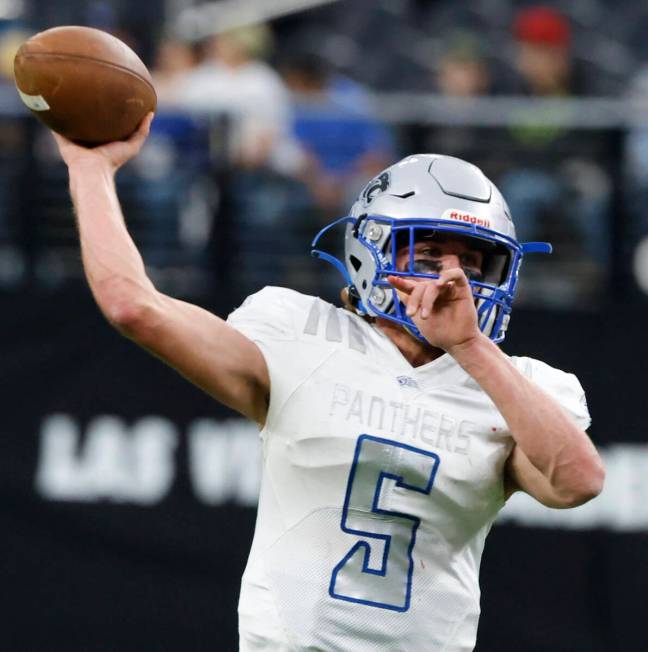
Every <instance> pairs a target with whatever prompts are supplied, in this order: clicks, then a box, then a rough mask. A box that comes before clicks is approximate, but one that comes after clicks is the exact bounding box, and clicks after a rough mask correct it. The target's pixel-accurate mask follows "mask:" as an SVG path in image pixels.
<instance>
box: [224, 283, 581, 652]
mask: <svg viewBox="0 0 648 652" xmlns="http://www.w3.org/2000/svg"><path fill="white" fill-rule="evenodd" d="M228 322H229V323H230V324H231V325H232V326H234V327H235V328H237V329H238V330H240V331H241V332H242V333H244V334H245V335H246V336H248V337H249V338H250V339H251V340H253V341H254V342H256V343H257V344H258V346H259V348H260V349H261V351H262V353H263V355H264V357H265V359H266V361H267V365H268V370H269V374H270V386H271V391H270V406H269V411H268V415H267V421H266V424H265V427H264V428H263V430H262V432H261V437H262V442H263V465H264V468H263V480H262V487H261V496H260V500H259V513H258V517H257V525H256V530H255V535H254V542H253V544H252V549H251V552H250V557H249V560H248V564H247V567H246V570H245V573H244V575H243V581H242V587H241V595H240V601H239V619H240V649H241V651H242V652H252V651H254V652H257V651H261V650H263V651H264V652H270V651H272V652H288V651H290V652H294V651H300V652H301V651H306V650H308V651H309V652H314V651H321V652H365V651H366V652H369V651H371V652H375V651H376V650H389V652H397V651H404V652H419V651H422V650H425V651H426V652H441V650H443V652H464V651H468V650H472V649H473V647H474V645H475V638H476V633H477V622H478V617H479V609H480V608H479V596H480V594H479V584H478V579H479V564H480V559H481V555H482V551H483V548H484V542H485V539H486V535H487V534H488V531H489V529H490V527H491V525H492V523H493V520H494V518H495V516H496V514H497V512H498V511H499V509H500V508H501V507H502V506H503V504H504V488H503V469H504V464H505V461H506V458H507V457H508V455H509V453H510V452H511V449H512V446H513V439H512V437H511V435H510V433H509V431H508V429H507V426H506V423H505V422H504V420H503V418H502V416H501V415H500V414H499V412H498V410H497V409H496V408H495V406H494V404H493V403H492V401H491V400H490V398H489V397H488V396H487V395H486V394H485V393H484V392H483V391H482V390H481V388H480V387H479V386H478V385H477V383H476V382H475V381H474V380H473V379H472V378H471V377H470V376H469V375H468V374H467V373H466V372H465V371H463V369H462V368H461V367H460V366H459V365H458V364H457V363H456V362H455V361H454V359H453V358H452V357H451V356H449V355H447V354H445V355H443V356H441V357H440V358H438V359H436V360H434V361H432V362H429V363H427V364H425V365H423V366H420V367H412V366H411V365H410V364H409V363H408V362H407V360H406V359H405V358H404V357H403V356H402V354H401V353H400V351H399V350H398V348H397V347H396V346H395V345H394V344H393V343H392V342H391V340H390V339H389V338H388V337H387V336H386V335H384V334H383V333H382V332H381V330H380V329H379V328H377V327H376V326H374V325H372V324H370V323H369V322H367V321H366V320H364V319H362V318H361V317H359V316H357V315H354V314H353V313H351V312H349V311H347V310H344V309H342V308H336V307H335V306H333V305H331V304H328V303H326V302H324V301H323V300H321V299H318V298H315V297H310V296H305V295H302V294H299V293H297V292H294V291H292V290H287V289H282V288H273V287H267V288H265V289H263V290H262V291H260V292H258V293H257V294H255V295H252V296H251V297H249V298H248V299H247V300H246V301H245V303H244V304H243V305H242V306H241V307H240V308H239V309H237V310H236V311H234V312H233V313H232V314H231V315H230V316H229V318H228ZM511 362H512V364H514V365H516V367H518V368H519V369H520V370H521V371H522V372H523V373H524V374H526V375H527V376H529V377H531V378H532V379H533V380H534V381H535V382H537V383H538V384H539V385H540V386H541V387H542V388H543V389H544V390H545V391H547V392H548V393H549V394H551V395H552V396H553V397H554V398H555V399H556V400H558V401H559V402H560V404H561V405H562V406H563V407H564V408H565V409H566V410H567V411H568V412H569V413H570V414H571V415H572V416H573V417H574V419H576V421H577V422H578V424H579V425H580V426H581V427H583V428H587V427H588V426H589V415H588V413H587V408H586V406H585V402H584V400H583V398H584V397H583V390H582V388H581V386H580V384H579V382H578V380H577V379H576V377H575V376H573V375H571V374H567V373H564V372H562V371H559V370H557V369H553V368H552V367H549V366H548V365H546V364H544V363H542V362H538V361H536V360H532V359H529V358H511Z"/></svg>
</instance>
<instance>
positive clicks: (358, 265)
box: [349, 254, 362, 272]
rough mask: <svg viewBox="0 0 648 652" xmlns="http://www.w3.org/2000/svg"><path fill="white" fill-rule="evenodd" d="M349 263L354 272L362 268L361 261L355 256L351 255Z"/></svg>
mask: <svg viewBox="0 0 648 652" xmlns="http://www.w3.org/2000/svg"><path fill="white" fill-rule="evenodd" d="M349 262H350V263H351V265H352V267H353V269H355V271H356V272H357V271H358V270H359V269H360V268H361V267H362V261H361V260H360V259H359V258H357V257H356V256H354V255H353V254H351V255H350V256H349Z"/></svg>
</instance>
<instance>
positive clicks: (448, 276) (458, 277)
mask: <svg viewBox="0 0 648 652" xmlns="http://www.w3.org/2000/svg"><path fill="white" fill-rule="evenodd" d="M450 282H454V283H456V285H457V287H466V286H467V285H468V279H467V278H466V274H465V273H464V271H463V269H461V268H459V267H454V268H453V269H445V270H443V271H442V272H441V273H440V274H439V278H438V279H437V280H436V285H437V286H439V287H441V286H444V285H446V284H448V283H450Z"/></svg>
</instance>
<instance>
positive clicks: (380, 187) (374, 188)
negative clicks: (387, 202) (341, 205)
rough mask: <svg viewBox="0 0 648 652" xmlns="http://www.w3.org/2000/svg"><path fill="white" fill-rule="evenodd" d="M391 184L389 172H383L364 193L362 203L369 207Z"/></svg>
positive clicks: (371, 182)
mask: <svg viewBox="0 0 648 652" xmlns="http://www.w3.org/2000/svg"><path fill="white" fill-rule="evenodd" d="M390 183H391V177H390V174H389V172H383V173H382V174H380V175H379V176H377V177H376V178H375V179H372V180H371V181H370V182H369V183H368V184H367V186H366V188H365V189H364V190H363V191H362V195H361V196H362V203H363V204H364V205H365V206H369V204H371V202H372V201H373V200H374V199H375V198H376V197H377V196H378V195H380V194H381V193H383V192H385V190H387V188H389V185H390Z"/></svg>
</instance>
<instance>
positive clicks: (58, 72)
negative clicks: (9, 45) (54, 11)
mask: <svg viewBox="0 0 648 652" xmlns="http://www.w3.org/2000/svg"><path fill="white" fill-rule="evenodd" d="M14 73H15V81H16V87H17V89H18V93H19V94H20V97H21V98H22V100H23V102H24V103H25V104H26V105H27V107H28V108H29V109H30V110H31V111H32V112H33V113H34V115H35V116H36V117H38V118H39V120H41V121H42V122H44V123H45V124H46V125H47V126H48V127H50V129H53V130H54V131H56V132H58V133H60V134H62V135H63V136H65V137H67V138H69V139H70V140H74V141H76V142H78V143H82V144H84V145H90V146H92V145H100V144H102V143H108V142H111V141H114V140H124V139H125V138H128V137H129V136H130V135H131V134H132V133H133V132H134V131H135V129H136V128H137V126H138V124H139V123H140V122H141V121H142V119H143V118H144V116H145V115H146V114H147V113H148V112H149V111H154V110H155V107H156V103H157V98H156V95H155V89H154V88H153V81H152V79H151V75H150V74H149V72H148V70H147V69H146V66H145V65H144V64H143V63H142V61H141V60H140V58H139V57H138V56H137V55H136V54H135V52H133V50H131V49H130V48H129V47H128V46H127V45H126V44H125V43H123V42H122V41H120V40H119V39H118V38H115V37H114V36H112V35H110V34H108V33H106V32H102V31H101V30H98V29H92V28H90V27H74V26H66V27H55V28H53V29H48V30H46V31H44V32H40V33H39V34H36V35H35V36H32V38H30V39H29V40H28V41H26V42H25V43H23V45H22V46H21V47H20V49H19V50H18V52H17V54H16V58H15V60H14Z"/></svg>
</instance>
